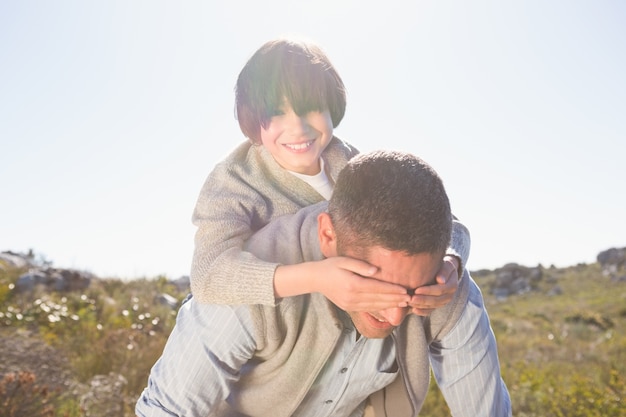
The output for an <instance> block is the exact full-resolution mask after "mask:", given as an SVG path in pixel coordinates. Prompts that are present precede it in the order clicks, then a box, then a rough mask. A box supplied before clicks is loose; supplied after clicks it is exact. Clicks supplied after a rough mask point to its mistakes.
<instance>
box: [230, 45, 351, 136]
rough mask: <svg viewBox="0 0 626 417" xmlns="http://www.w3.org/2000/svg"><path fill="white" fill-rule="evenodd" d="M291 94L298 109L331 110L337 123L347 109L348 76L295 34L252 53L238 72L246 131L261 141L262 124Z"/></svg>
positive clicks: (240, 118) (238, 106) (239, 105)
mask: <svg viewBox="0 0 626 417" xmlns="http://www.w3.org/2000/svg"><path fill="white" fill-rule="evenodd" d="M285 99H287V101H288V103H289V104H290V105H291V107H292V108H293V110H294V111H295V113H296V114H298V115H300V116H304V115H305V114H306V113H308V112H311V111H325V110H328V111H329V112H330V116H331V119H332V122H333V127H337V126H338V125H339V122H341V119H343V116H344V114H345V112H346V92H345V87H344V84H343V81H342V80H341V77H339V74H338V73H337V71H336V70H335V67H334V66H333V65H332V64H331V62H330V60H329V59H328V57H327V56H326V54H325V53H324V52H323V51H322V50H321V49H320V48H319V47H318V46H316V45H314V44H311V43H308V42H305V41H296V40H290V39H277V40H272V41H269V42H267V43H265V44H264V45H263V46H261V48H259V50H258V51H256V52H255V53H254V55H252V57H251V58H250V59H249V60H248V62H247V63H246V65H245V66H244V67H243V69H242V70H241V72H240V73H239V77H238V78H237V85H236V87H235V105H236V111H237V120H238V121H239V127H240V128H241V131H242V132H243V134H244V135H245V136H246V137H248V138H249V139H250V140H251V141H252V142H253V143H255V144H260V143H261V126H263V127H264V128H266V127H267V126H268V123H269V121H270V119H271V118H272V116H275V115H277V114H279V113H280V109H281V107H282V106H283V104H284V100H285Z"/></svg>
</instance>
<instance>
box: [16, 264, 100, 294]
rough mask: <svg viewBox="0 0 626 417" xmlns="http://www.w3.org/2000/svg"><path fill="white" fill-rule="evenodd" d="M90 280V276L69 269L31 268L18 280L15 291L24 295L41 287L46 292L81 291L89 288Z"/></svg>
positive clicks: (91, 277) (91, 276)
mask: <svg viewBox="0 0 626 417" xmlns="http://www.w3.org/2000/svg"><path fill="white" fill-rule="evenodd" d="M92 279H93V275H92V274H89V273H85V272H80V271H74V270H70V269H56V268H44V269H39V268H33V269H31V270H29V271H28V272H27V273H25V274H22V275H21V276H20V277H19V278H18V280H17V282H16V283H15V290H16V291H17V292H18V293H24V292H29V291H33V290H34V289H35V288H36V287H38V286H41V287H43V289H44V290H46V291H57V292H65V291H81V290H84V289H86V288H87V287H89V285H90V284H91V280H92Z"/></svg>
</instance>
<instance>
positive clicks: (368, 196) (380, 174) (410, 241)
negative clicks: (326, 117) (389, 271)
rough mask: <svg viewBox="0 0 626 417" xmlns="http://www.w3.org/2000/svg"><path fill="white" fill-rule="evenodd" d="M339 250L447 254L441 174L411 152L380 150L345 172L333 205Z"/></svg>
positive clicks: (447, 216) (448, 218)
mask: <svg viewBox="0 0 626 417" xmlns="http://www.w3.org/2000/svg"><path fill="white" fill-rule="evenodd" d="M328 212H329V214H330V217H331V220H332V223H333V226H334V228H335V232H336V236H337V243H338V251H339V252H340V253H345V249H346V248H350V249H351V250H352V251H360V250H362V251H366V250H367V248H369V247H372V246H381V247H383V248H385V249H388V250H392V251H402V252H405V253H406V254H407V255H415V254H418V253H439V252H445V250H446V248H447V247H448V245H449V243H450V236H451V233H452V212H451V210H450V202H449V200H448V196H447V194H446V191H445V189H444V186H443V182H442V181H441V179H440V178H439V176H438V175H437V173H436V172H435V171H434V170H433V169H432V168H431V167H430V166H429V165H428V164H427V163H426V162H424V161H423V160H422V159H420V158H418V157H416V156H414V155H411V154H409V153H402V152H396V151H376V152H371V153H367V154H361V155H358V156H356V157H354V158H353V159H352V160H351V161H350V162H349V163H348V165H347V166H346V167H345V168H344V169H343V170H342V171H341V173H340V174H339V176H338V178H337V183H336V185H335V189H334V191H333V195H332V197H331V199H330V202H329V205H328Z"/></svg>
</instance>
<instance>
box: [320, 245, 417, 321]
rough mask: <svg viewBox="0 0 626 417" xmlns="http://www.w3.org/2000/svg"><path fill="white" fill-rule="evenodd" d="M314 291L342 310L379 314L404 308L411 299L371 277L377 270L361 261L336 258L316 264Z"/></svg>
mask: <svg viewBox="0 0 626 417" xmlns="http://www.w3.org/2000/svg"><path fill="white" fill-rule="evenodd" d="M318 267H320V268H321V269H320V272H319V274H318V275H317V276H318V277H319V282H318V288H319V289H318V291H319V292H321V293H322V294H324V295H325V296H326V298H328V299H329V300H331V301H332V302H333V303H334V304H335V305H337V306H338V307H339V308H341V309H342V310H345V311H353V312H357V311H379V310H385V309H388V308H394V307H406V306H407V305H408V302H409V300H410V299H411V297H410V296H409V295H408V294H407V291H406V289H405V288H404V287H402V286H400V285H396V284H391V283H389V282H385V281H381V280H378V279H375V278H368V277H370V276H373V275H374V274H375V273H376V272H377V271H378V269H377V268H376V267H375V266H372V265H370V264H369V263H367V262H365V261H361V260H358V259H354V258H349V257H343V256H337V257H332V258H327V259H324V260H323V261H319V262H318Z"/></svg>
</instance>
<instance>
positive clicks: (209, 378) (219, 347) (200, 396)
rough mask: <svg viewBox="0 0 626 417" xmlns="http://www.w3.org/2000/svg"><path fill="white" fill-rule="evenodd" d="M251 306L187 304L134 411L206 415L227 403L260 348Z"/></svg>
mask: <svg viewBox="0 0 626 417" xmlns="http://www.w3.org/2000/svg"><path fill="white" fill-rule="evenodd" d="M250 329H251V325H250V314H249V311H248V309H247V307H244V306H240V307H232V306H225V305H207V304H199V303H196V302H195V301H194V299H193V298H192V299H191V300H190V301H188V302H186V303H185V304H183V306H182V307H181V309H180V311H179V313H178V318H177V319H176V326H175V327H174V329H173V331H172V333H171V334H170V337H169V339H168V341H167V344H166V345H165V349H164V351H163V354H162V355H161V358H160V359H159V360H158V361H157V362H156V364H155V365H154V367H153V368H152V370H151V372H150V377H149V379H148V387H147V388H146V389H145V390H144V392H143V393H142V395H141V397H140V398H139V400H138V402H137V405H136V408H135V413H136V414H137V416H140V417H148V416H150V417H158V416H163V417H165V416H167V417H172V416H189V417H191V416H202V417H204V416H207V415H210V413H211V412H212V411H215V410H216V409H217V408H219V407H222V406H223V405H224V400H225V399H226V398H227V397H228V395H229V394H230V390H231V387H232V386H233V384H235V383H236V382H237V381H238V378H239V370H240V369H241V367H242V366H243V365H244V364H245V363H246V362H247V361H248V360H249V359H250V358H251V357H252V355H253V353H254V351H255V349H256V346H255V342H254V338H253V335H252V333H251V330H250Z"/></svg>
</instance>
